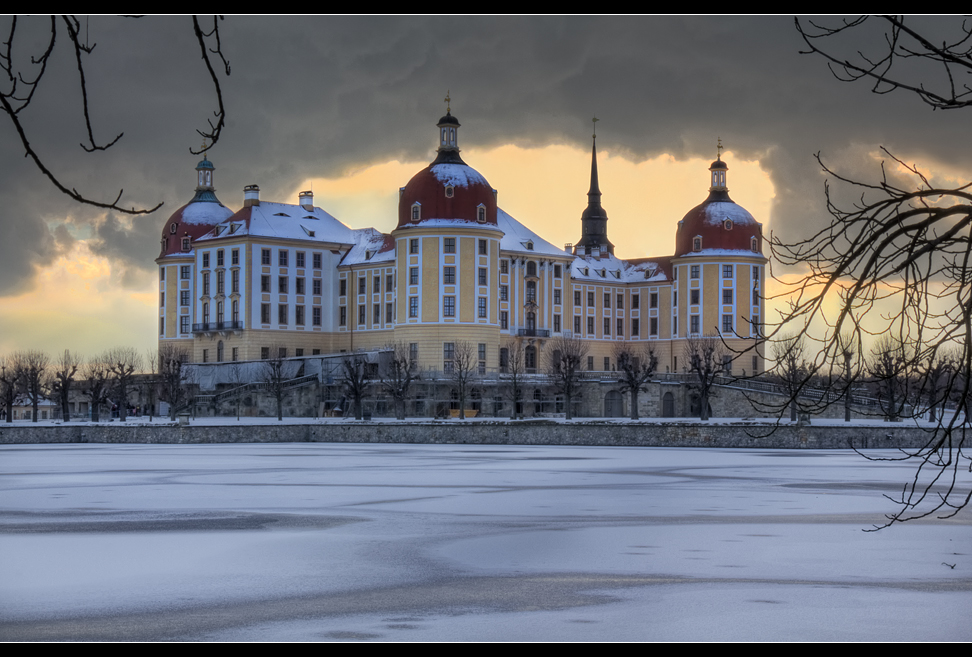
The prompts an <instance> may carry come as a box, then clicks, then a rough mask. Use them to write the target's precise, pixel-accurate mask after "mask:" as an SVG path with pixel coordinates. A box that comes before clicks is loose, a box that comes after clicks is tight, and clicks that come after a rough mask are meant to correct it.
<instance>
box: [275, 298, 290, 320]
mask: <svg viewBox="0 0 972 657" xmlns="http://www.w3.org/2000/svg"><path fill="white" fill-rule="evenodd" d="M288 314H289V313H288V312H287V304H285V303H282V304H280V305H279V306H277V323H278V324H286V323H287V315H288Z"/></svg>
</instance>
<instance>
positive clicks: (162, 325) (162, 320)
mask: <svg viewBox="0 0 972 657" xmlns="http://www.w3.org/2000/svg"><path fill="white" fill-rule="evenodd" d="M159 335H165V317H159Z"/></svg>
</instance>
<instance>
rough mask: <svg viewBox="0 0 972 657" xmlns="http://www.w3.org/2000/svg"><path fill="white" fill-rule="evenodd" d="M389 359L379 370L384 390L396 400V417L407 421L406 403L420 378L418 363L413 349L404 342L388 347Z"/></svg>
mask: <svg viewBox="0 0 972 657" xmlns="http://www.w3.org/2000/svg"><path fill="white" fill-rule="evenodd" d="M388 348H389V349H390V350H391V358H389V359H388V360H387V361H386V362H385V363H384V364H383V365H382V367H381V368H379V370H378V376H379V378H380V381H381V387H382V389H383V390H384V391H385V392H387V393H388V394H389V395H390V396H391V398H392V399H393V400H395V417H396V418H398V419H399V420H404V419H405V403H406V402H407V401H408V395H409V393H410V391H411V389H412V383H414V382H415V380H416V379H418V378H419V373H418V363H417V362H416V361H415V359H414V358H413V357H412V352H411V349H410V348H409V346H408V345H407V344H405V343H404V342H397V343H395V344H393V345H389V347H388Z"/></svg>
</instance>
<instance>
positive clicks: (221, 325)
mask: <svg viewBox="0 0 972 657" xmlns="http://www.w3.org/2000/svg"><path fill="white" fill-rule="evenodd" d="M242 328H243V322H240V321H235V322H203V323H201V324H193V325H192V332H193V333H206V332H208V331H239V330H241V329H242Z"/></svg>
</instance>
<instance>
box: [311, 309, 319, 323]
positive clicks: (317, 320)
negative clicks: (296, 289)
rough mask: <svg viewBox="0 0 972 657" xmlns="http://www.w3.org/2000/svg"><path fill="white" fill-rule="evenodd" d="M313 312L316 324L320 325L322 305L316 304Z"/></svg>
mask: <svg viewBox="0 0 972 657" xmlns="http://www.w3.org/2000/svg"><path fill="white" fill-rule="evenodd" d="M311 312H312V313H313V318H314V326H320V325H321V307H320V306H314V309H313V310H312V311H311Z"/></svg>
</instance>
